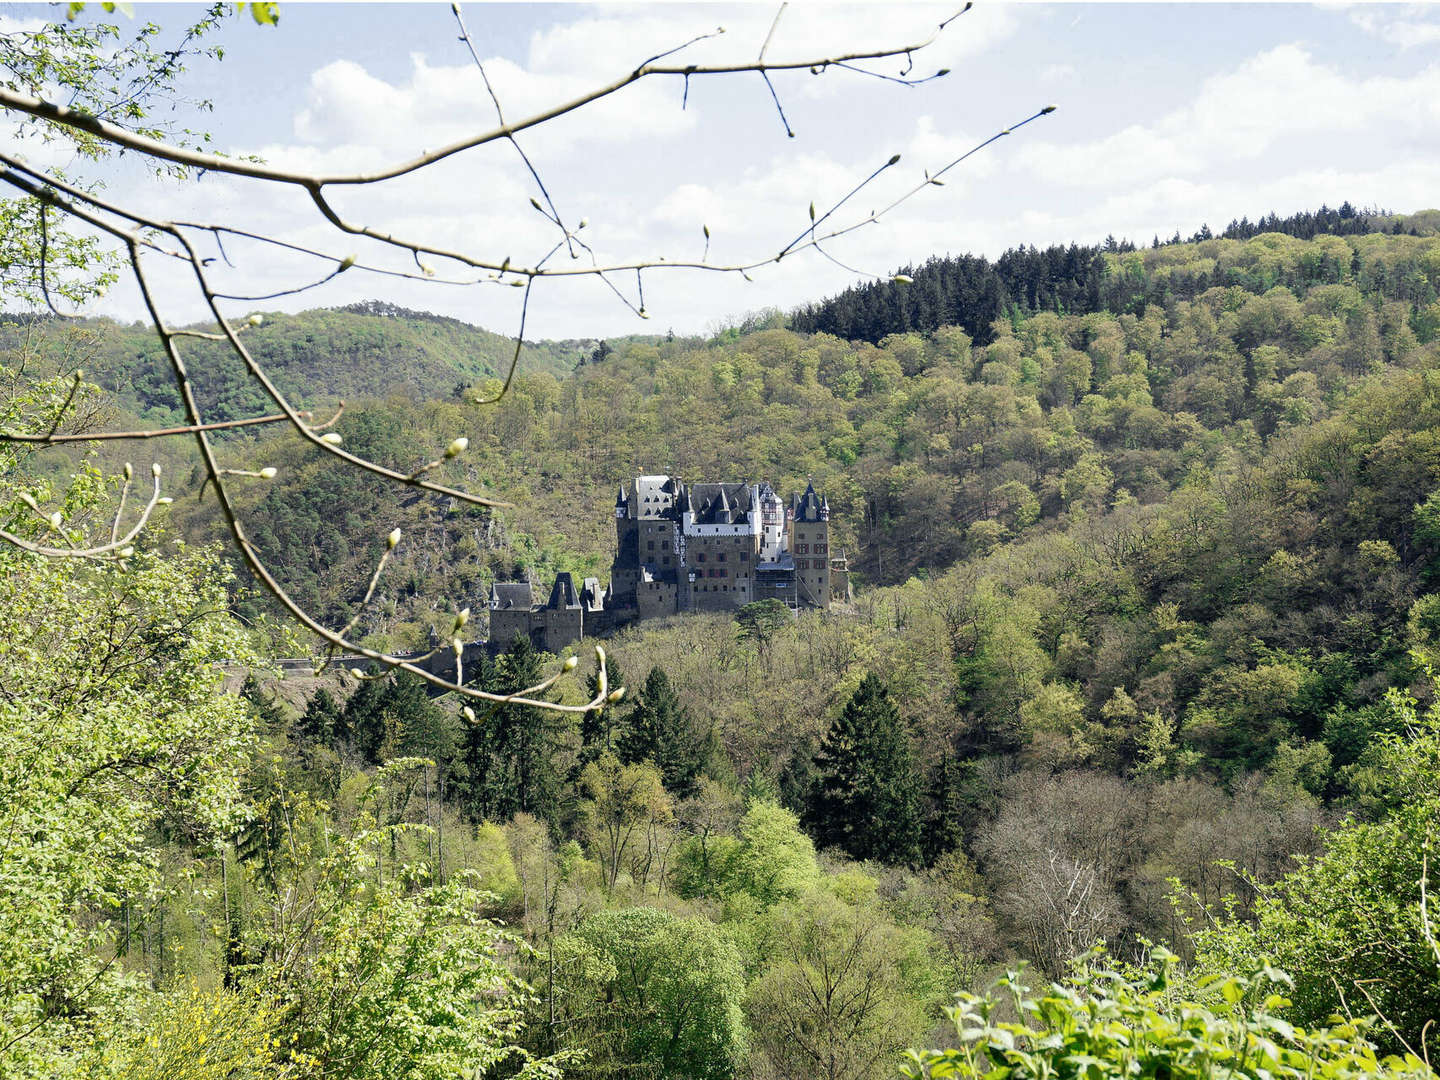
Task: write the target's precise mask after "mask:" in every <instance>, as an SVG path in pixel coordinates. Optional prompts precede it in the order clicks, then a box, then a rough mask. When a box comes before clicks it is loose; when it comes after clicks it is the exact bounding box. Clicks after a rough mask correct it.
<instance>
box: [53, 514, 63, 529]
mask: <svg viewBox="0 0 1440 1080" xmlns="http://www.w3.org/2000/svg"><path fill="white" fill-rule="evenodd" d="M64 520H65V519H64V518H62V517H61V516H60V511H59V510H56V511H55V512H54V513H53V514H51V515H50V527H51V528H52V529H58V528H60V522H62V521H64Z"/></svg>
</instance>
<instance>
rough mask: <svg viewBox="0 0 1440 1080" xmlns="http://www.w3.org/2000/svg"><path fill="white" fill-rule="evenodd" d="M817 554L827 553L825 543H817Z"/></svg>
mask: <svg viewBox="0 0 1440 1080" xmlns="http://www.w3.org/2000/svg"><path fill="white" fill-rule="evenodd" d="M815 554H816V555H824V554H825V545H824V544H816V545H815Z"/></svg>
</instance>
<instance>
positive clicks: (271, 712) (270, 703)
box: [240, 672, 285, 733]
mask: <svg viewBox="0 0 1440 1080" xmlns="http://www.w3.org/2000/svg"><path fill="white" fill-rule="evenodd" d="M240 696H241V697H242V698H244V699H245V700H246V702H247V703H249V705H250V708H251V709H252V710H253V711H254V713H255V718H256V719H257V720H258V721H259V722H260V726H261V730H263V731H267V732H271V733H277V732H279V731H281V730H282V729H283V728H284V727H285V710H284V709H282V708H281V707H280V703H279V702H278V701H276V700H275V695H274V694H271V693H267V692H266V691H265V689H264V688H263V687H261V685H260V680H259V679H257V678H255V675H254V673H253V672H252V673H250V674H248V675H246V676H245V682H244V684H243V685H242V686H241V687H240Z"/></svg>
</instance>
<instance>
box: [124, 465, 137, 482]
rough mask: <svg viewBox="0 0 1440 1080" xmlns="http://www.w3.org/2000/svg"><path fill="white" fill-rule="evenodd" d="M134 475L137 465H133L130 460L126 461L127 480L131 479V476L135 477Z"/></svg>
mask: <svg viewBox="0 0 1440 1080" xmlns="http://www.w3.org/2000/svg"><path fill="white" fill-rule="evenodd" d="M134 475H135V466H134V465H131V464H130V462H128V461H127V462H125V479H126V480H129V479H130V478H131V477H133V476H134Z"/></svg>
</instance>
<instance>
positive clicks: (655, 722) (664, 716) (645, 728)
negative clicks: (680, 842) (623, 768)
mask: <svg viewBox="0 0 1440 1080" xmlns="http://www.w3.org/2000/svg"><path fill="white" fill-rule="evenodd" d="M616 742H617V749H618V752H619V753H618V756H619V758H620V760H621V761H622V762H624V763H625V764H626V765H632V764H634V763H635V762H637V761H651V762H654V763H655V766H656V768H658V769H659V770H660V776H661V777H662V778H663V780H664V782H665V788H666V790H667V791H669V792H671V793H672V794H674V795H677V796H679V797H680V798H685V797H686V796H688V795H690V794H692V793H693V792H694V790H695V781H696V779H697V778H698V777H699V776H700V771H701V769H702V768H704V765H705V757H706V755H705V745H704V743H703V742H702V741H701V740H700V739H697V738H696V737H695V727H694V724H693V723H692V722H691V720H690V714H689V712H688V711H687V710H686V709H685V708H684V706H682V705H681V704H680V699H679V698H678V697H676V695H675V688H674V687H672V686H671V685H670V678H669V676H668V675H666V674H665V670H664V669H663V668H658V667H654V668H651V669H650V674H649V675H647V676H645V685H644V687H643V688H642V689H641V691H640V696H639V698H638V699H637V700H636V702H635V704H634V706H633V707H632V708H631V710H630V713H629V715H628V716H627V717H626V725H625V731H624V732H623V733H621V735H620V737H619V738H618V739H617V740H616Z"/></svg>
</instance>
